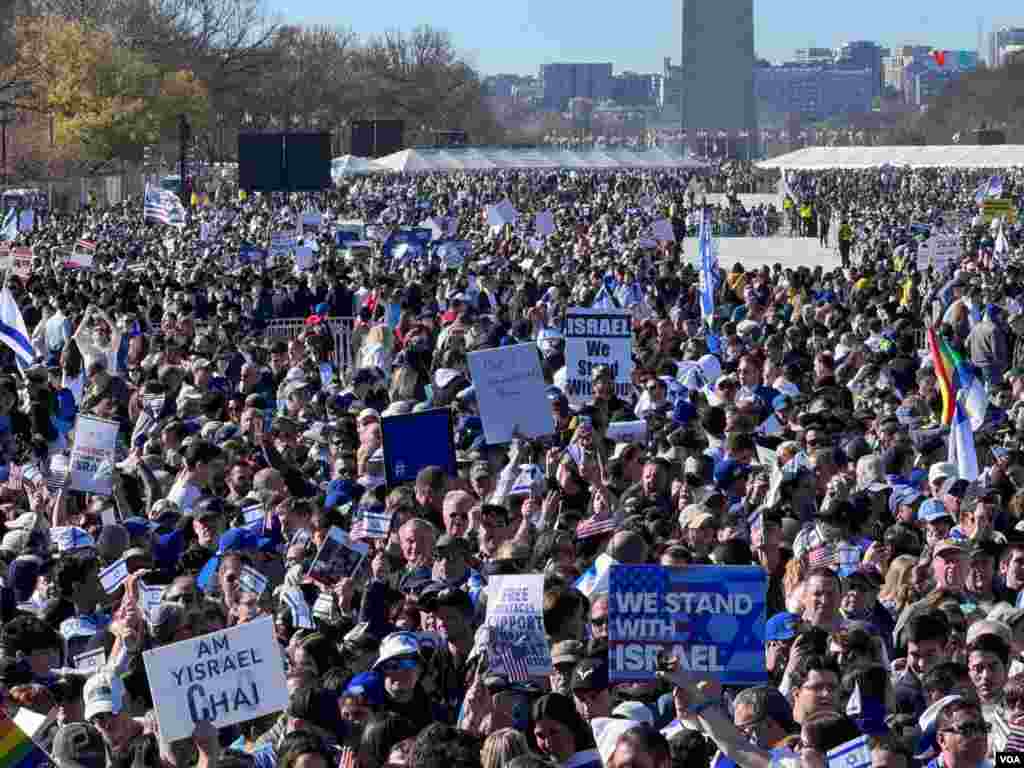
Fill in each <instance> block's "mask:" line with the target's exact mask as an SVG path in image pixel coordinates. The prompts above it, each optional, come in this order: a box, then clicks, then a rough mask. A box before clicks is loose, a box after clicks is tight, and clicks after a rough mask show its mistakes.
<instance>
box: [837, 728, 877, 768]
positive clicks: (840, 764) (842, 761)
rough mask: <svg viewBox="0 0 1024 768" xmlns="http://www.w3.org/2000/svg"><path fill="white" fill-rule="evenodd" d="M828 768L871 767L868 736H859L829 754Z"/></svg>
mask: <svg viewBox="0 0 1024 768" xmlns="http://www.w3.org/2000/svg"><path fill="white" fill-rule="evenodd" d="M827 757H828V768H871V746H870V745H869V744H868V737H867V736H858V737H857V738H856V739H851V740H850V741H847V742H846V743H844V744H840V745H839V746H838V747H836V748H835V749H830V750H829V751H828V754H827Z"/></svg>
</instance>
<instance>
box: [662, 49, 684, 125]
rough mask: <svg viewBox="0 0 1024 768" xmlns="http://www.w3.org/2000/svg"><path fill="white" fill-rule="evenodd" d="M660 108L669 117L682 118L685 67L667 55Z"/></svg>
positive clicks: (663, 65)
mask: <svg viewBox="0 0 1024 768" xmlns="http://www.w3.org/2000/svg"><path fill="white" fill-rule="evenodd" d="M658 108H659V109H660V110H662V112H663V113H665V115H666V119H668V117H667V116H668V115H672V116H674V117H675V119H677V120H679V119H681V118H682V114H683V113H682V108H683V68H682V67H680V66H678V65H676V64H673V63H672V57H671V56H666V57H665V58H664V59H663V61H662V73H661V91H660V92H659V93H658Z"/></svg>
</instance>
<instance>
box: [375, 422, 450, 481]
mask: <svg viewBox="0 0 1024 768" xmlns="http://www.w3.org/2000/svg"><path fill="white" fill-rule="evenodd" d="M454 430H455V425H454V424H453V423H452V411H451V409H450V408H435V409H433V410H430V411H420V412H419V413H406V414H401V415H399V416H385V417H384V418H383V419H381V422H380V431H381V438H382V440H383V442H384V446H383V448H384V479H385V481H386V482H387V485H388V487H389V488H393V487H395V486H397V485H401V484H402V483H408V482H414V481H415V480H416V475H417V474H418V473H419V471H420V470H421V469H423V468H424V467H431V466H436V467H441V468H442V469H444V470H445V472H447V474H448V476H449V477H458V474H459V467H458V464H457V462H456V457H455V434H454Z"/></svg>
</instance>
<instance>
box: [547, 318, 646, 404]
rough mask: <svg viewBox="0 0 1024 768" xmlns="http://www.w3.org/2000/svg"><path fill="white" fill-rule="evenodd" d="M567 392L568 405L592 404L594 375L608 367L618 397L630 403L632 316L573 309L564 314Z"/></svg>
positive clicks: (631, 383)
mask: <svg viewBox="0 0 1024 768" xmlns="http://www.w3.org/2000/svg"><path fill="white" fill-rule="evenodd" d="M564 336H565V373H566V380H565V388H566V394H567V395H568V397H569V402H571V403H572V404H573V405H583V404H584V403H587V402H590V401H591V400H593V392H592V390H591V377H590V374H591V371H592V370H593V369H594V366H597V365H606V366H608V367H609V368H610V369H611V372H612V379H613V380H614V381H615V394H616V395H618V396H619V397H621V398H624V399H628V397H629V392H630V388H631V387H632V385H633V326H632V318H631V316H630V313H629V312H621V311H615V310H607V309H580V308H576V309H570V310H568V311H567V312H566V313H565V332H564Z"/></svg>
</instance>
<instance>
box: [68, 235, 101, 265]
mask: <svg viewBox="0 0 1024 768" xmlns="http://www.w3.org/2000/svg"><path fill="white" fill-rule="evenodd" d="M95 255H96V243H94V242H92V241H89V240H79V241H78V242H77V243H75V249H74V250H73V251H72V252H71V253H70V254H68V255H67V256H65V258H64V267H65V269H92V263H93V258H94V257H95Z"/></svg>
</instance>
